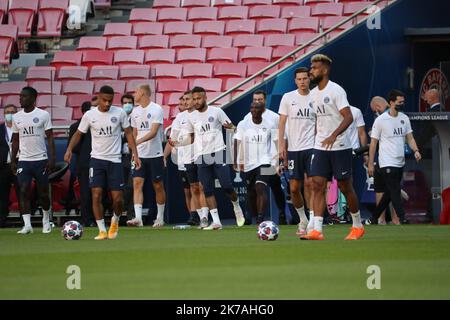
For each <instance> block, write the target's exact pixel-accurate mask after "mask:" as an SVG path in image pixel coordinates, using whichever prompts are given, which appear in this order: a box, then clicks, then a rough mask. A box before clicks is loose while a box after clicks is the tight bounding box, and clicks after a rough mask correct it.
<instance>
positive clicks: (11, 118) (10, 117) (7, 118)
mask: <svg viewBox="0 0 450 320" xmlns="http://www.w3.org/2000/svg"><path fill="white" fill-rule="evenodd" d="M12 120H13V115H12V114H11V113H8V114H5V121H6V122H12Z"/></svg>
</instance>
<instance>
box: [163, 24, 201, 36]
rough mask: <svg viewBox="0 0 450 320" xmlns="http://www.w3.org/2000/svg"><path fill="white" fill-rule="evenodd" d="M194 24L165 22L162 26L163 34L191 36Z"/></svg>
mask: <svg viewBox="0 0 450 320" xmlns="http://www.w3.org/2000/svg"><path fill="white" fill-rule="evenodd" d="M192 30H194V23H193V22H190V21H177V22H166V23H165V24H164V34H168V35H175V34H192Z"/></svg>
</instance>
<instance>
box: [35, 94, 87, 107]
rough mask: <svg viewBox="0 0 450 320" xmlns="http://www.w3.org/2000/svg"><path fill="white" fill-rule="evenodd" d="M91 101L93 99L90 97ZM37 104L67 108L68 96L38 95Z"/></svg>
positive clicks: (39, 105)
mask: <svg viewBox="0 0 450 320" xmlns="http://www.w3.org/2000/svg"><path fill="white" fill-rule="evenodd" d="M89 101H91V98H90V97H89ZM36 105H37V106H38V107H39V108H65V107H66V105H67V96H63V95H51V94H44V95H38V97H37V100H36Z"/></svg>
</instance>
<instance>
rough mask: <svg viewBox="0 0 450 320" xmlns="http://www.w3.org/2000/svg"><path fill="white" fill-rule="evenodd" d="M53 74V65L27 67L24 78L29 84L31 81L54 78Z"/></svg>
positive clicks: (54, 73) (54, 71) (54, 69)
mask: <svg viewBox="0 0 450 320" xmlns="http://www.w3.org/2000/svg"><path fill="white" fill-rule="evenodd" d="M55 75H56V68H55V67H29V68H28V71H27V76H26V78H25V79H26V80H27V81H28V83H29V84H30V83H31V82H33V81H43V80H46V81H51V80H55Z"/></svg>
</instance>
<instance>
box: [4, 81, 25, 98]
mask: <svg viewBox="0 0 450 320" xmlns="http://www.w3.org/2000/svg"><path fill="white" fill-rule="evenodd" d="M26 86H28V84H27V83H26V81H8V82H3V83H1V82H0V96H1V97H2V98H4V97H5V96H9V95H19V93H20V91H22V88H24V87H26Z"/></svg>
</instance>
